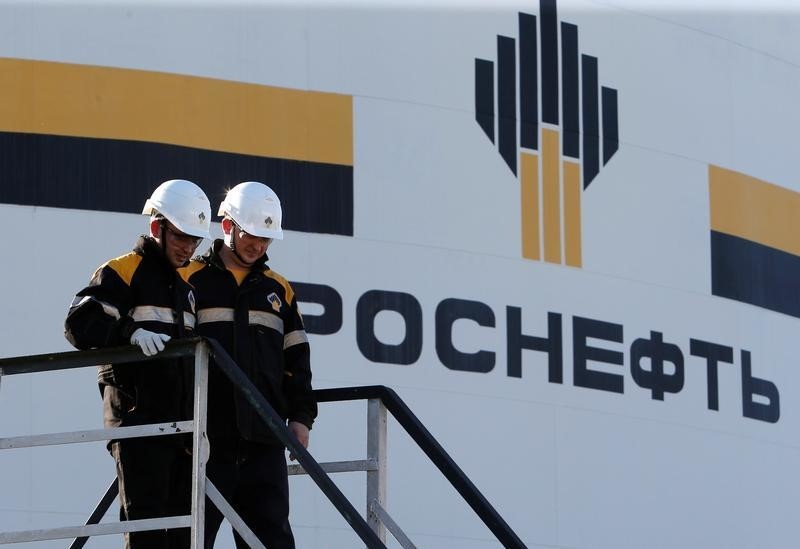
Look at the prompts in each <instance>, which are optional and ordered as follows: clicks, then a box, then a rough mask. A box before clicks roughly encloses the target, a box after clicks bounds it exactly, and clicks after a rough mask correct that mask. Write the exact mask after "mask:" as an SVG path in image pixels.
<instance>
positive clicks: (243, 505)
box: [205, 441, 294, 549]
mask: <svg viewBox="0 0 800 549" xmlns="http://www.w3.org/2000/svg"><path fill="white" fill-rule="evenodd" d="M206 473H207V475H208V478H209V479H210V480H211V482H212V483H214V486H216V488H217V490H219V491H220V493H221V494H222V495H223V497H224V498H225V499H226V500H227V501H228V503H230V504H231V507H233V508H234V509H235V510H236V512H237V513H238V514H239V516H240V517H241V518H242V520H244V522H245V524H247V526H248V527H249V528H250V529H251V530H252V531H253V533H254V534H255V535H256V537H257V538H258V539H259V540H260V541H261V543H263V544H264V545H265V546H266V547H267V548H268V549H294V536H293V535H292V529H291V527H290V526H289V480H288V476H287V473H286V451H285V450H284V448H283V447H281V446H267V445H262V444H254V443H248V442H230V443H225V444H215V443H214V442H213V441H212V443H211V456H210V458H209V460H208V464H207V465H206ZM222 519H223V517H222V513H220V511H219V510H218V509H217V507H216V506H215V505H214V504H213V503H212V502H211V500H210V499H208V498H206V517H205V520H206V528H205V540H206V545H205V546H206V549H211V548H212V547H214V539H215V538H216V537H217V531H219V527H220V524H221V523H222ZM233 537H234V540H235V541H236V547H237V548H238V549H245V548H248V547H249V546H248V545H247V543H245V542H244V540H242V539H241V537H240V536H239V535H238V534H237V533H236V531H235V530H234V532H233Z"/></svg>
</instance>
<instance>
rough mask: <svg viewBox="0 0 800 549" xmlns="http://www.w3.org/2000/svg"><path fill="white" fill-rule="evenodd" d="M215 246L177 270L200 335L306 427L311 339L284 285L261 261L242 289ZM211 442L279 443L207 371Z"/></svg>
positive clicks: (220, 377)
mask: <svg viewBox="0 0 800 549" xmlns="http://www.w3.org/2000/svg"><path fill="white" fill-rule="evenodd" d="M223 245H224V243H223V242H222V240H216V241H215V242H214V244H213V246H212V247H211V249H210V250H209V251H208V252H207V253H206V254H205V255H204V256H202V257H196V258H194V259H193V260H192V261H191V263H190V264H189V266H188V267H186V268H184V269H181V271H182V272H185V274H184V276H185V277H186V279H187V280H188V281H189V282H190V283H191V284H192V286H193V287H194V288H195V291H196V292H197V334H198V335H202V336H207V337H212V338H214V339H216V340H217V341H219V343H220V344H221V345H222V346H223V347H224V348H225V350H226V351H227V352H228V354H230V355H231V357H232V358H233V360H234V361H235V362H236V363H237V364H238V366H239V367H240V368H241V369H242V370H243V371H244V373H245V374H246V375H247V377H248V378H250V380H251V381H252V382H253V383H254V384H255V386H256V387H257V388H258V390H259V391H260V392H261V394H262V395H263V396H264V397H265V398H266V399H267V401H268V402H269V403H270V404H271V405H272V407H273V408H274V409H275V411H276V412H277V413H278V414H279V415H280V416H281V417H282V418H283V419H284V420H289V421H298V422H300V423H303V424H305V425H306V426H307V427H308V428H311V425H312V423H313V422H314V418H315V417H316V416H317V404H316V401H315V400H314V397H313V395H312V393H311V367H310V359H309V346H308V338H307V337H306V332H305V328H304V327H303V319H302V317H301V315H300V312H299V310H298V308H297V301H296V300H295V296H294V290H292V287H291V285H290V284H289V282H288V281H287V280H286V279H285V278H283V277H282V276H280V275H279V274H277V273H275V271H272V270H270V268H269V267H267V265H266V260H267V258H266V256H264V258H263V259H262V260H260V261H257V262H256V264H255V266H254V267H253V268H252V269H251V270H250V272H249V273H248V274H247V276H246V277H245V279H244V281H243V282H242V284H241V286H240V285H238V284H237V282H236V279H235V277H234V276H233V273H231V272H230V271H229V270H228V269H227V268H226V267H225V265H224V263H223V262H222V258H221V257H220V256H219V250H220V247H221V246H223ZM208 385H209V390H208V427H207V430H208V435H209V438H211V439H212V441H213V440H216V441H217V442H220V441H221V442H223V443H224V441H225V440H226V439H227V440H228V441H229V442H232V441H233V440H235V439H238V438H241V439H244V440H247V441H252V442H259V443H264V444H280V442H279V441H278V439H277V438H275V437H274V435H273V434H272V432H271V431H270V430H269V428H268V427H267V426H266V425H264V424H263V423H262V421H261V419H260V418H259V417H258V416H257V414H256V412H255V411H254V410H253V407H252V406H251V405H250V404H249V403H248V402H247V401H246V400H245V399H244V397H242V396H241V395H240V393H239V392H238V391H234V388H233V385H232V384H231V382H230V381H229V380H228V378H227V377H226V376H225V374H224V373H222V371H221V370H220V369H219V368H218V367H216V366H214V365H212V367H211V370H210V372H209V382H208Z"/></svg>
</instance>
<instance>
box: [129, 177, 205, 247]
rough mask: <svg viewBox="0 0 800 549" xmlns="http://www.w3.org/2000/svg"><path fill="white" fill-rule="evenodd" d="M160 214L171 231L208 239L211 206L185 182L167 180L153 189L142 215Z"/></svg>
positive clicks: (196, 188)
mask: <svg viewBox="0 0 800 549" xmlns="http://www.w3.org/2000/svg"><path fill="white" fill-rule="evenodd" d="M156 212H158V213H160V214H161V215H163V216H164V217H166V218H167V219H168V220H169V221H170V223H172V224H173V225H175V227H176V228H177V229H178V230H179V231H181V232H183V233H186V234H188V235H191V236H202V237H203V238H210V235H209V232H208V231H209V229H210V228H211V203H210V202H209V201H208V197H206V193H204V192H203V189H201V188H200V187H198V186H197V185H195V184H194V183H192V182H191V181H186V180H185V179H170V180H169V181H164V182H163V183H162V184H161V185H159V186H158V187H156V190H154V191H153V194H152V195H151V196H150V198H148V199H147V202H145V203H144V208H143V209H142V214H144V215H152V214H154V213H156Z"/></svg>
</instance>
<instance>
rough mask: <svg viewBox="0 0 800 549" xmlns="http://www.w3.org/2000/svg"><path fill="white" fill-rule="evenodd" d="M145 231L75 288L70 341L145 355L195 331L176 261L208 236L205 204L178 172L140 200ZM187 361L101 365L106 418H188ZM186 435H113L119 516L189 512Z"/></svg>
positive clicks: (147, 542) (136, 539)
mask: <svg viewBox="0 0 800 549" xmlns="http://www.w3.org/2000/svg"><path fill="white" fill-rule="evenodd" d="M142 213H143V214H144V215H147V216H149V234H148V235H146V236H144V235H143V236H141V237H140V238H139V240H138V241H137V243H136V245H135V247H134V249H133V251H131V252H129V253H127V254H125V255H123V256H121V257H118V258H116V259H112V260H110V261H108V262H106V263H104V264H103V265H101V266H100V267H99V268H98V269H97V270H96V271H95V273H94V275H93V276H92V278H91V281H90V282H89V285H88V286H87V287H86V288H84V289H83V290H81V291H80V292H78V294H77V296H76V297H75V299H74V301H73V302H72V306H71V307H70V309H69V313H68V314H67V319H66V322H65V328H66V331H65V335H66V337H67V339H68V340H69V342H70V343H72V345H74V346H75V347H77V348H78V349H91V348H98V347H111V346H117V345H125V344H128V343H132V344H134V345H138V346H139V348H140V349H141V351H142V353H143V354H144V355H147V356H152V355H156V354H158V353H159V352H160V351H162V350H163V349H164V344H165V343H166V342H168V341H169V340H170V339H171V338H181V337H188V336H191V335H193V332H194V328H195V324H196V316H195V297H194V292H193V290H192V287H191V286H190V285H189V284H188V283H187V282H186V281H185V280H184V279H182V278H181V276H180V275H179V273H178V270H177V269H178V268H179V267H182V266H184V265H186V264H187V263H188V261H189V259H190V258H191V256H192V255H193V254H194V252H195V250H196V249H197V247H198V246H199V245H200V243H201V242H202V241H203V239H204V238H207V237H208V236H209V232H208V230H209V226H210V221H211V205H210V203H209V201H208V198H207V197H206V195H205V193H204V192H203V191H202V189H200V187H198V186H197V185H195V184H194V183H192V182H191V181H186V180H183V179H172V180H169V181H165V182H164V183H162V184H161V185H159V186H158V188H156V189H155V191H153V194H152V195H151V196H150V198H149V199H147V202H146V203H145V206H144V209H143V210H142ZM190 368H191V365H190V364H189V362H188V361H187V360H186V359H173V358H170V359H154V360H150V361H147V362H129V363H121V364H108V365H104V366H100V368H99V372H98V383H99V385H100V392H101V394H102V396H103V419H104V423H105V426H106V427H107V428H109V427H124V426H129V425H143V424H148V423H166V422H170V423H171V422H175V421H184V420H187V419H191V417H192V410H191V385H190V383H191V377H189V376H190V374H191V369H190ZM190 444H191V441H190V440H187V439H186V436H184V435H180V436H163V437H147V438H133V439H122V440H112V441H110V442H109V451H110V452H111V454H112V456H113V457H114V459H115V461H116V466H117V479H118V484H119V491H120V498H119V499H120V502H121V505H120V507H121V509H120V519H121V520H136V519H149V518H157V517H164V516H176V515H186V514H189V513H190V512H191V505H190V501H191V497H190V496H191V472H192V465H191V457H190V455H189V453H188V452H187V451H186V448H187V447H188V446H189V445H190ZM125 547H126V548H129V549H167V548H169V549H175V548H183V547H186V548H188V547H189V529H187V528H183V529H173V530H163V529H162V530H154V531H147V532H132V533H130V534H126V535H125Z"/></svg>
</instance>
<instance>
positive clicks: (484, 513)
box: [314, 385, 526, 549]
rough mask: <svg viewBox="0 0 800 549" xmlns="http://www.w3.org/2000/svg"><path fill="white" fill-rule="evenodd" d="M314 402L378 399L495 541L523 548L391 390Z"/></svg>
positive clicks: (328, 395)
mask: <svg viewBox="0 0 800 549" xmlns="http://www.w3.org/2000/svg"><path fill="white" fill-rule="evenodd" d="M314 396H315V397H316V398H317V402H334V401H344V400H363V399H371V398H375V399H380V401H381V402H383V405H384V406H386V409H387V410H389V412H391V414H392V415H393V416H394V418H395V419H396V420H397V422H398V423H399V424H400V425H401V426H402V427H403V429H405V430H406V432H407V433H408V434H409V436H411V438H412V439H413V440H414V442H416V443H417V445H418V446H419V447H420V449H422V451H423V452H425V455H427V456H428V458H429V459H430V460H431V461H432V462H433V463H434V465H436V467H438V468H439V470H440V471H441V472H442V474H443V475H444V476H445V477H446V478H447V480H449V481H450V484H452V485H453V488H455V489H456V490H457V491H458V493H459V494H461V497H462V498H464V500H465V501H466V502H467V503H468V504H469V506H470V507H472V509H473V510H474V511H475V513H476V514H477V515H478V516H479V517H480V519H481V520H482V521H483V522H484V524H486V526H487V527H489V529H490V530H491V531H492V533H493V534H494V535H495V537H497V540H498V541H500V543H502V544H503V546H504V547H506V548H520V549H524V548H525V547H526V546H525V544H524V543H523V542H522V540H521V539H519V537H518V536H517V535H516V534H515V533H514V531H513V530H512V529H511V527H510V526H509V525H508V523H506V521H505V520H503V517H501V516H500V514H499V513H498V512H497V511H496V510H495V509H494V507H492V505H491V504H490V503H489V501H488V500H487V499H486V498H485V497H484V496H483V494H481V492H480V491H479V490H478V488H477V487H476V486H475V485H474V484H473V483H472V481H471V480H469V478H468V477H467V475H466V474H465V473H464V471H462V470H461V468H460V467H459V466H458V465H456V462H455V461H453V458H451V457H450V456H449V455H448V453H447V452H446V451H445V450H444V448H442V446H441V445H440V444H439V443H438V442H437V441H436V439H435V438H434V437H433V435H432V434H431V433H430V431H428V430H427V429H426V428H425V426H424V425H423V424H422V422H421V421H420V420H419V419H418V418H417V416H416V415H414V412H412V411H411V409H410V408H409V407H408V406H407V405H406V403H405V402H403V400H402V399H401V398H400V397H399V396H398V395H397V393H395V392H394V391H393V390H392V389H390V388H388V387H386V386H383V385H369V386H363V387H348V388H341V389H317V390H316V391H314Z"/></svg>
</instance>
